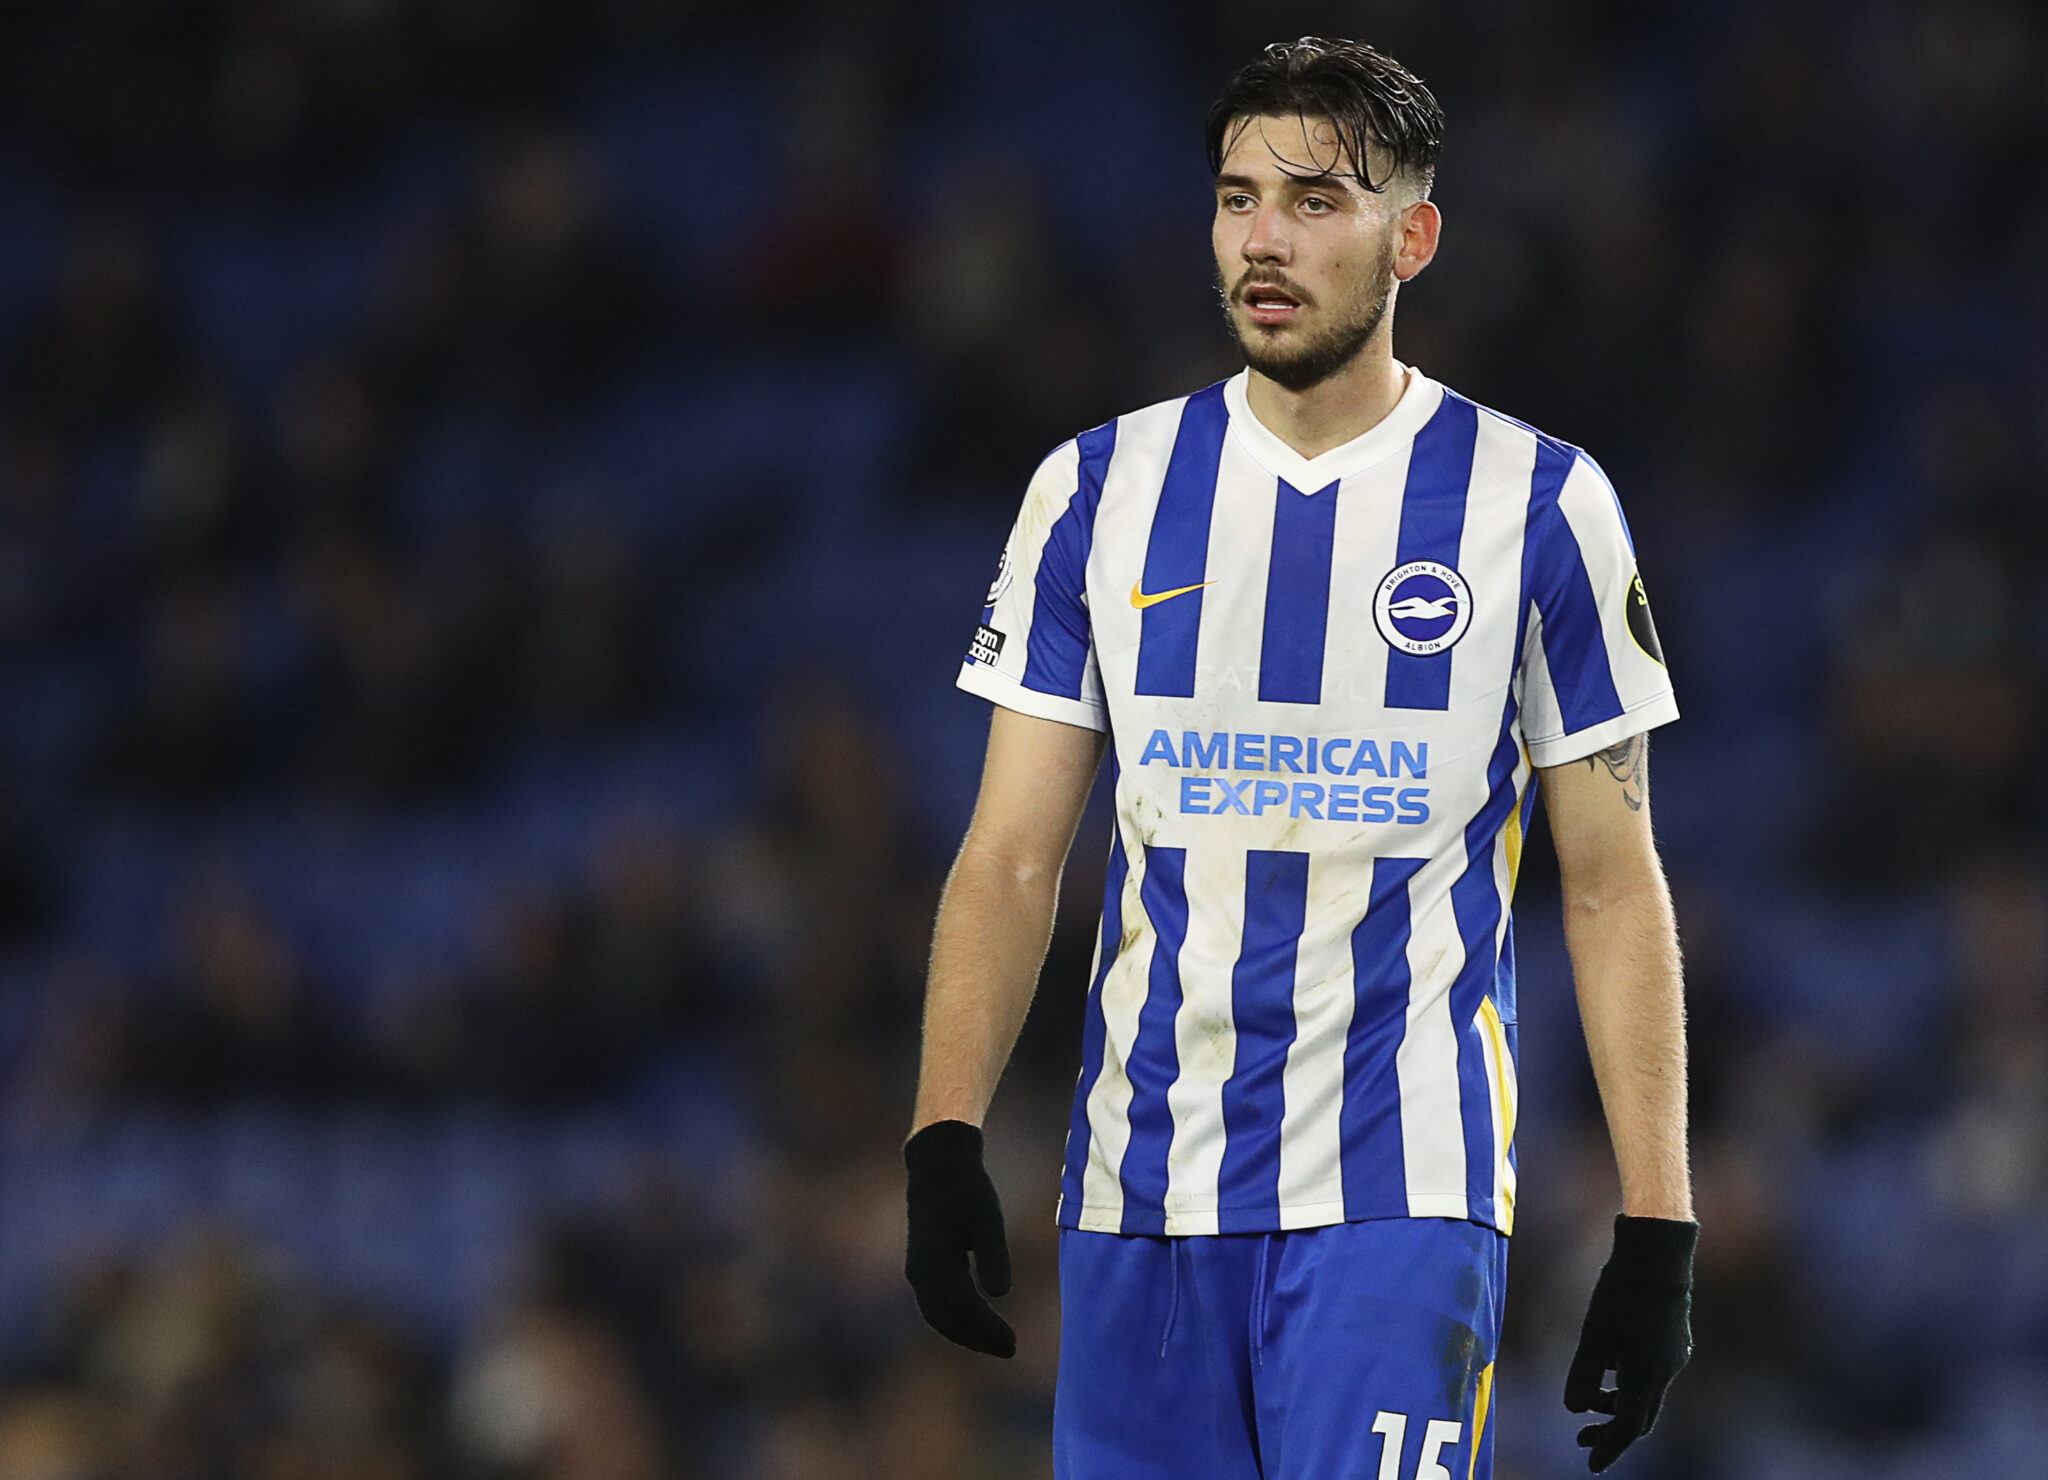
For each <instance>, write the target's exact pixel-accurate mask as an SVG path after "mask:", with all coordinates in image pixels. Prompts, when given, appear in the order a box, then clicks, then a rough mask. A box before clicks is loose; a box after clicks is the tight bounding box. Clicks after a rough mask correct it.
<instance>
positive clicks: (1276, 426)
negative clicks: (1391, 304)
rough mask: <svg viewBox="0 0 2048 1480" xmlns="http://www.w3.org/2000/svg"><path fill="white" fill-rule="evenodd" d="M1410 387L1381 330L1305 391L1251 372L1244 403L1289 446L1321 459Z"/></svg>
mask: <svg viewBox="0 0 2048 1480" xmlns="http://www.w3.org/2000/svg"><path fill="white" fill-rule="evenodd" d="M1407 386H1408V376H1407V372H1406V371H1405V370H1403V369H1402V368H1401V367H1400V366H1399V365H1396V364H1395V363H1394V352H1393V347H1392V345H1391V343H1390V341H1389V339H1388V337H1387V336H1385V335H1383V334H1382V335H1375V336H1374V338H1373V342H1372V343H1370V344H1368V345H1367V346H1366V347H1365V348H1364V349H1363V350H1361V351H1360V352H1359V355H1358V358H1357V359H1355V360H1353V361H1352V362H1351V363H1350V364H1349V365H1347V366H1345V368H1344V369H1343V370H1342V371H1340V372H1339V373H1338V374H1336V375H1333V376H1331V377H1330V378H1329V379H1328V380H1325V381H1323V382H1321V383H1320V384H1317V385H1312V386H1310V387H1309V388H1308V389H1307V390H1301V391H1291V390H1289V389H1287V387H1285V386H1283V385H1281V384H1279V383H1278V382H1277V381H1272V380H1268V379H1267V378H1266V377H1265V376H1263V375H1261V374H1259V372H1258V371H1256V370H1254V371H1252V372H1251V374H1250V376H1249V377H1248V378H1247V381H1246V384H1245V404H1246V405H1248V406H1250V407H1251V410H1252V415H1254V416H1256V417H1257V418H1258V419H1259V422H1260V424H1261V425H1263V426H1264V427H1265V428H1266V430H1267V431H1269V432H1271V433H1272V434H1273V435H1274V436H1276V437H1278V438H1279V439H1280V440H1281V441H1283V442H1285V443H1286V444H1287V445H1288V446H1289V447H1292V448H1293V449H1294V450H1295V451H1296V452H1298V453H1300V454H1301V455H1302V456H1303V457H1319V456H1321V455H1322V454H1323V453H1325V452H1328V451H1329V450H1330V449H1331V448H1332V447H1342V446H1343V445H1344V444H1345V443H1346V442H1349V441H1350V440H1351V439H1352V438H1353V437H1359V436H1363V435H1364V434H1365V433H1367V432H1369V431H1371V430H1372V429H1373V428H1374V427H1376V426H1378V425H1379V424H1380V423H1381V422H1382V421H1385V420H1386V418H1387V414H1388V413H1389V412H1391V411H1392V410H1393V409H1394V406H1395V404H1396V403H1398V402H1399V401H1400V399H1401V393H1402V391H1404V390H1406V389H1407Z"/></svg>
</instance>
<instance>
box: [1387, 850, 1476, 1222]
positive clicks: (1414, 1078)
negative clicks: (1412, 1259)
mask: <svg viewBox="0 0 2048 1480" xmlns="http://www.w3.org/2000/svg"><path fill="white" fill-rule="evenodd" d="M1464 852H1465V850H1464V849H1463V848H1462V847H1454V848H1448V849H1446V850H1445V851H1444V852H1442V853H1441V854H1439V855H1438V856H1437V857H1435V858H1432V859H1431V860H1430V861H1429V862H1428V863H1426V864H1424V865H1423V866H1422V868H1420V869H1418V870H1417V871H1416V873H1415V875H1414V877H1412V878H1411V879H1409V881H1408V907H1409V910H1410V911H1411V913H1410V916H1409V918H1410V920H1411V921H1412V922H1413V924H1412V928H1411V933H1410V934H1409V937H1408V1024H1407V1030H1406V1032H1405V1033H1404V1034H1403V1035H1402V1038H1401V1046H1400V1048H1399V1049H1398V1050H1396V1051H1395V1054H1394V1071H1395V1074H1396V1076H1397V1077H1398V1078H1399V1080H1400V1085H1401V1162H1402V1169H1403V1173H1404V1175H1405V1177H1406V1179H1407V1185H1408V1212H1409V1216H1411V1217H1416V1218H1429V1217H1457V1218H1463V1217H1466V1216H1468V1212H1467V1211H1465V1210H1466V1208H1467V1203H1468V1199H1467V1198H1466V1195H1465V1118H1464V1116H1463V1114H1462V1113H1461V1110H1462V1106H1461V1102H1460V1095H1459V1092H1458V1031H1457V1028H1456V1027H1455V1026H1454V1025H1453V1024H1452V1022H1451V984H1452V983H1453V982H1454V981H1456V980H1457V976H1458V971H1459V968H1460V967H1461V966H1462V965H1463V964H1464V960H1465V943H1464V941H1463V940H1462V939H1460V938H1459V934H1458V921H1457V916H1456V914H1455V913H1454V912H1453V910H1452V908H1451V894H1450V881H1451V879H1453V878H1455V877H1456V876H1457V874H1458V871H1459V870H1460V869H1461V868H1462V867H1463V866H1464V862H1465V859H1464ZM1453 1200H1455V1204H1456V1206H1457V1207H1458V1208H1459V1209H1460V1210H1461V1211H1458V1212H1456V1213H1446V1212H1445V1211H1444V1209H1446V1208H1448V1207H1450V1206H1452V1204H1453Z"/></svg>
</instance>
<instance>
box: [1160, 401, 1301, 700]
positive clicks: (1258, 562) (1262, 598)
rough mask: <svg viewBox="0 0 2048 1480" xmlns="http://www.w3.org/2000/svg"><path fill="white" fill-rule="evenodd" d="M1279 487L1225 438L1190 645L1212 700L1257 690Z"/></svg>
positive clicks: (1253, 695)
mask: <svg viewBox="0 0 2048 1480" xmlns="http://www.w3.org/2000/svg"><path fill="white" fill-rule="evenodd" d="M1279 491H1280V480H1279V479H1277V478H1275V477H1274V476H1273V475H1272V474H1271V473H1269V472H1267V471H1266V470H1265V469H1264V468H1262V467H1260V466H1259V465H1258V463H1256V462H1254V461H1253V460H1252V456H1251V454H1250V453H1248V452H1247V451H1245V449H1244V445H1243V444H1242V443H1241V442H1239V441H1238V439H1237V438H1235V437H1226V438H1225V439H1224V441H1223V456H1222V459H1221V461H1220V462H1219V463H1218V464H1217V469H1216V503H1215V507H1214V508H1213V509H1212V510H1211V513H1210V518H1209V548H1208V551H1207V553H1206V555H1205V556H1204V574H1205V575H1206V576H1207V577H1208V579H1210V580H1211V581H1214V582H1215V584H1214V585H1212V586H1210V587H1209V588H1208V589H1207V590H1205V591H1204V592H1202V629H1201V634H1200V636H1199V637H1198V639H1197V641H1196V647H1195V692H1196V693H1197V694H1199V695H1201V696H1202V697H1203V698H1204V699H1205V700H1207V701H1209V702H1211V703H1223V704H1228V703H1230V702H1232V701H1233V700H1237V699H1257V698H1258V696H1259V658H1260V656H1261V654H1262V652H1263V650H1264V643H1265V634H1266V578H1267V576H1268V575H1270V574H1271V571H1272V565H1273V505H1274V502H1275V500H1276V499H1277V498H1278V496H1279ZM1300 496H1301V495H1299V494H1295V495H1294V497H1296V498H1299V497H1300ZM1182 702H1183V703H1185V701H1182Z"/></svg>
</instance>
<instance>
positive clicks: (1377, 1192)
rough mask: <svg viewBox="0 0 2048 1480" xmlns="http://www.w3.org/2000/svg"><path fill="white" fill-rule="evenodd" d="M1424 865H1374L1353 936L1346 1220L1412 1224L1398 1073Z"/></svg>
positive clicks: (1342, 1118) (1342, 1140)
mask: <svg viewBox="0 0 2048 1480" xmlns="http://www.w3.org/2000/svg"><path fill="white" fill-rule="evenodd" d="M1422 864H1423V860H1422V859H1420V858H1375V859H1374V860H1373V861H1372V893H1371V895H1370V897H1369V899H1368V901H1367V903H1366V907H1365V918H1364V919H1363V920H1360V921H1359V922H1358V928H1357V929H1355V930H1353V931H1352V932H1351V971H1352V991H1353V1000H1352V1007H1351V1028H1350V1031H1349V1033H1348V1034H1347V1035H1346V1036H1345V1039H1344V1109H1343V1111H1342V1113H1341V1114H1340V1115H1339V1117H1338V1138H1339V1144H1340V1145H1341V1147H1342V1148H1343V1150H1342V1155H1343V1170H1344V1216H1345V1217H1346V1218H1347V1219H1350V1218H1388V1217H1405V1216H1406V1215H1407V1212H1408V1177H1407V1173H1406V1171H1405V1170H1404V1168H1403V1166H1402V1160H1401V1080H1400V1076H1399V1074H1398V1073H1397V1072H1396V1069H1395V1065H1394V1057H1395V1054H1396V1053H1397V1052H1398V1051H1399V1049H1400V1047H1401V1037H1402V1035H1403V1034H1404V1033H1405V1032H1406V1031H1407V1027H1408V983H1409V975H1408V936H1409V933H1410V925H1409V918H1408V881H1409V880H1410V879H1412V878H1414V877H1415V874H1416V871H1417V870H1418V869H1420V868H1421V867H1422Z"/></svg>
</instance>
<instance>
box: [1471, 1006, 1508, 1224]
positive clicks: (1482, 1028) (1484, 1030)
mask: <svg viewBox="0 0 2048 1480" xmlns="http://www.w3.org/2000/svg"><path fill="white" fill-rule="evenodd" d="M1472 1026H1473V1028H1474V1029H1475V1030H1476V1031H1477V1032H1478V1034H1479V1045H1480V1059H1481V1061H1482V1062H1483V1063H1485V1065H1486V1118H1487V1120H1488V1121H1489V1122H1491V1123H1492V1126H1493V1216H1494V1219H1495V1221H1496V1222H1502V1223H1504V1222H1505V1221H1506V1219H1507V1215H1508V1214H1507V1199H1506V1197H1505V1196H1504V1192H1505V1190H1506V1184H1505V1181H1504V1179H1503V1174H1504V1173H1505V1172H1506V1171H1507V1165H1508V1146H1507V1126H1506V1125H1504V1124H1503V1123H1502V1116H1501V1106H1502V1104H1503V1103H1504V1102H1505V1100H1504V1097H1505V1091H1503V1089H1502V1088H1501V1083H1502V1066H1501V1063H1500V1054H1499V1052H1498V1048H1497V1045H1496V1044H1495V1043H1494V1039H1493V1028H1492V1026H1491V1025H1490V1024H1489V1023H1488V1022H1487V1021H1486V1006H1485V1003H1484V1001H1483V1000H1482V1002H1481V1004H1480V1008H1479V1011H1478V1012H1476V1013H1474V1014H1473V1015H1472ZM1506 1231H1507V1230H1506V1229H1505V1228H1503V1229H1502V1232H1506Z"/></svg>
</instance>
